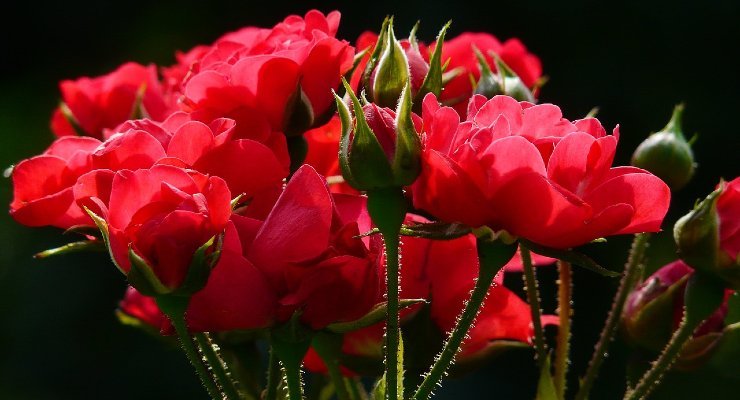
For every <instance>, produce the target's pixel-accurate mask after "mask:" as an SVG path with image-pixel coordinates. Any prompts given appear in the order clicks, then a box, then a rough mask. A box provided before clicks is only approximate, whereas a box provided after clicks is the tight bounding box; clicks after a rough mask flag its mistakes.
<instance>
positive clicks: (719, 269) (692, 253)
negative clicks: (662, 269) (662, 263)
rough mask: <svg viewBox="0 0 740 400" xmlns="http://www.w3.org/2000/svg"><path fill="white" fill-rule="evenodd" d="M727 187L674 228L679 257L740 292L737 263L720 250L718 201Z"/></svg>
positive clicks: (710, 195) (710, 196)
mask: <svg viewBox="0 0 740 400" xmlns="http://www.w3.org/2000/svg"><path fill="white" fill-rule="evenodd" d="M724 189H725V183H724V182H720V184H719V188H717V190H715V191H714V192H712V193H710V194H709V195H708V196H707V197H706V198H705V199H704V200H702V201H701V202H700V203H699V204H697V205H696V207H695V208H694V209H693V210H692V211H691V212H689V213H688V214H686V215H684V216H683V217H681V218H680V219H679V220H678V221H677V222H676V225H674V227H673V237H674V239H675V240H676V247H677V249H678V256H679V257H680V258H681V259H682V260H683V261H684V262H686V264H688V265H690V266H691V267H693V268H694V269H696V270H697V271H702V272H704V273H706V274H708V275H712V276H715V277H717V278H719V279H721V280H723V281H724V282H725V284H726V285H727V287H729V288H732V289H734V290H738V289H740V268H739V266H738V264H737V262H738V260H732V259H730V257H729V256H728V255H727V253H725V252H724V251H722V250H721V249H720V247H719V244H720V238H719V224H720V221H719V216H718V214H717V201H718V200H719V196H720V195H721V193H722V191H724Z"/></svg>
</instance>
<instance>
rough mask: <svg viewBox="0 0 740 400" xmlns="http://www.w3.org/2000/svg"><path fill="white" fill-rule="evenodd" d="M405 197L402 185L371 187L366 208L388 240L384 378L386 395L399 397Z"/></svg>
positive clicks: (389, 397)
mask: <svg viewBox="0 0 740 400" xmlns="http://www.w3.org/2000/svg"><path fill="white" fill-rule="evenodd" d="M406 207H407V205H406V199H405V197H404V195H403V190H402V189H401V188H395V187H394V188H387V189H377V190H374V191H369V192H368V194H367V208H368V213H369V214H370V218H371V219H372V221H373V223H375V225H376V226H377V227H378V229H379V230H380V233H381V235H382V236H383V241H384V244H385V263H386V265H385V271H386V272H385V275H386V297H387V301H388V307H387V312H386V332H385V346H384V348H385V379H386V399H390V400H397V399H398V398H399V396H398V395H399V393H398V386H399V375H400V376H401V377H402V376H403V368H401V370H400V371H399V366H398V348H399V346H400V339H399V338H400V326H399V315H398V298H399V283H400V282H399V281H400V280H399V269H400V262H399V248H398V247H399V245H400V240H399V234H400V231H401V224H402V223H403V219H404V218H405V216H406Z"/></svg>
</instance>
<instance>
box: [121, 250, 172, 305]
mask: <svg viewBox="0 0 740 400" xmlns="http://www.w3.org/2000/svg"><path fill="white" fill-rule="evenodd" d="M128 259H129V261H130V262H131V269H129V271H128V275H127V276H128V282H129V283H130V284H131V286H133V287H134V288H136V290H138V291H139V292H140V293H141V294H143V295H144V296H151V297H156V296H161V295H165V294H169V293H172V289H170V288H169V287H167V286H166V285H165V284H164V283H162V281H160V280H159V278H158V277H157V275H156V274H155V273H154V271H152V268H151V267H150V266H149V264H148V263H147V262H146V260H144V259H143V258H141V257H140V256H139V255H138V254H136V252H135V251H134V249H133V248H131V247H129V249H128Z"/></svg>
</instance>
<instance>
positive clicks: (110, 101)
mask: <svg viewBox="0 0 740 400" xmlns="http://www.w3.org/2000/svg"><path fill="white" fill-rule="evenodd" d="M59 86H60V89H61V91H62V100H63V101H64V104H63V105H62V106H60V107H59V108H58V109H57V110H56V111H54V115H53V117H52V122H51V128H52V130H53V131H54V133H55V134H56V135H57V136H66V135H75V134H77V132H76V130H75V128H74V127H73V126H72V124H70V122H69V121H68V120H67V118H71V119H73V121H74V123H76V124H77V125H78V126H79V128H80V129H81V130H82V131H83V132H84V133H85V134H86V135H89V136H93V137H96V138H103V137H104V136H105V130H106V129H111V128H115V127H116V126H118V125H119V124H120V123H122V122H124V121H126V120H127V119H129V118H131V117H132V116H133V115H136V114H137V112H138V111H143V112H144V113H145V115H146V116H148V117H150V118H152V119H155V120H159V121H161V120H163V119H164V118H165V117H166V116H167V115H168V114H169V112H170V111H171V110H170V107H168V105H167V104H166V103H165V99H164V96H163V92H162V88H161V86H160V83H159V81H158V79H157V69H156V67H155V66H154V65H148V66H143V65H140V64H136V63H132V62H129V63H126V64H123V65H122V66H120V67H119V68H118V69H116V70H115V71H113V72H111V73H110V74H108V75H103V76H99V77H96V78H87V77H83V78H80V79H77V80H75V81H71V80H66V81H62V82H61V83H60V84H59ZM142 91H143V92H142ZM140 93H141V94H140ZM139 96H140V101H141V104H137V97H139ZM137 106H140V107H141V108H142V109H141V110H136V109H135V108H136V107H137ZM64 107H66V108H67V109H68V112H69V113H68V114H69V115H67V116H65V113H66V111H64V110H63V108H64Z"/></svg>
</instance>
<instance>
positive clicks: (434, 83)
mask: <svg viewBox="0 0 740 400" xmlns="http://www.w3.org/2000/svg"><path fill="white" fill-rule="evenodd" d="M451 23H452V21H448V22H447V23H446V24H445V25H444V26H443V27H442V29H441V30H440V31H439V34H438V35H437V44H436V45H435V46H434V51H433V52H432V55H431V56H430V57H429V71H428V72H427V76H425V77H424V81H423V82H422V84H421V87H420V88H419V91H418V92H417V93H416V96H415V97H414V103H416V104H421V100H423V99H424V96H426V95H427V93H434V95H435V96H437V97H439V95H440V94H441V93H442V87H443V86H444V81H443V78H442V75H443V71H444V69H445V66H446V65H447V64H446V63H445V65H444V66H443V65H442V45H443V43H444V40H445V35H446V34H447V29H448V28H449V27H450V24H451Z"/></svg>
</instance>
